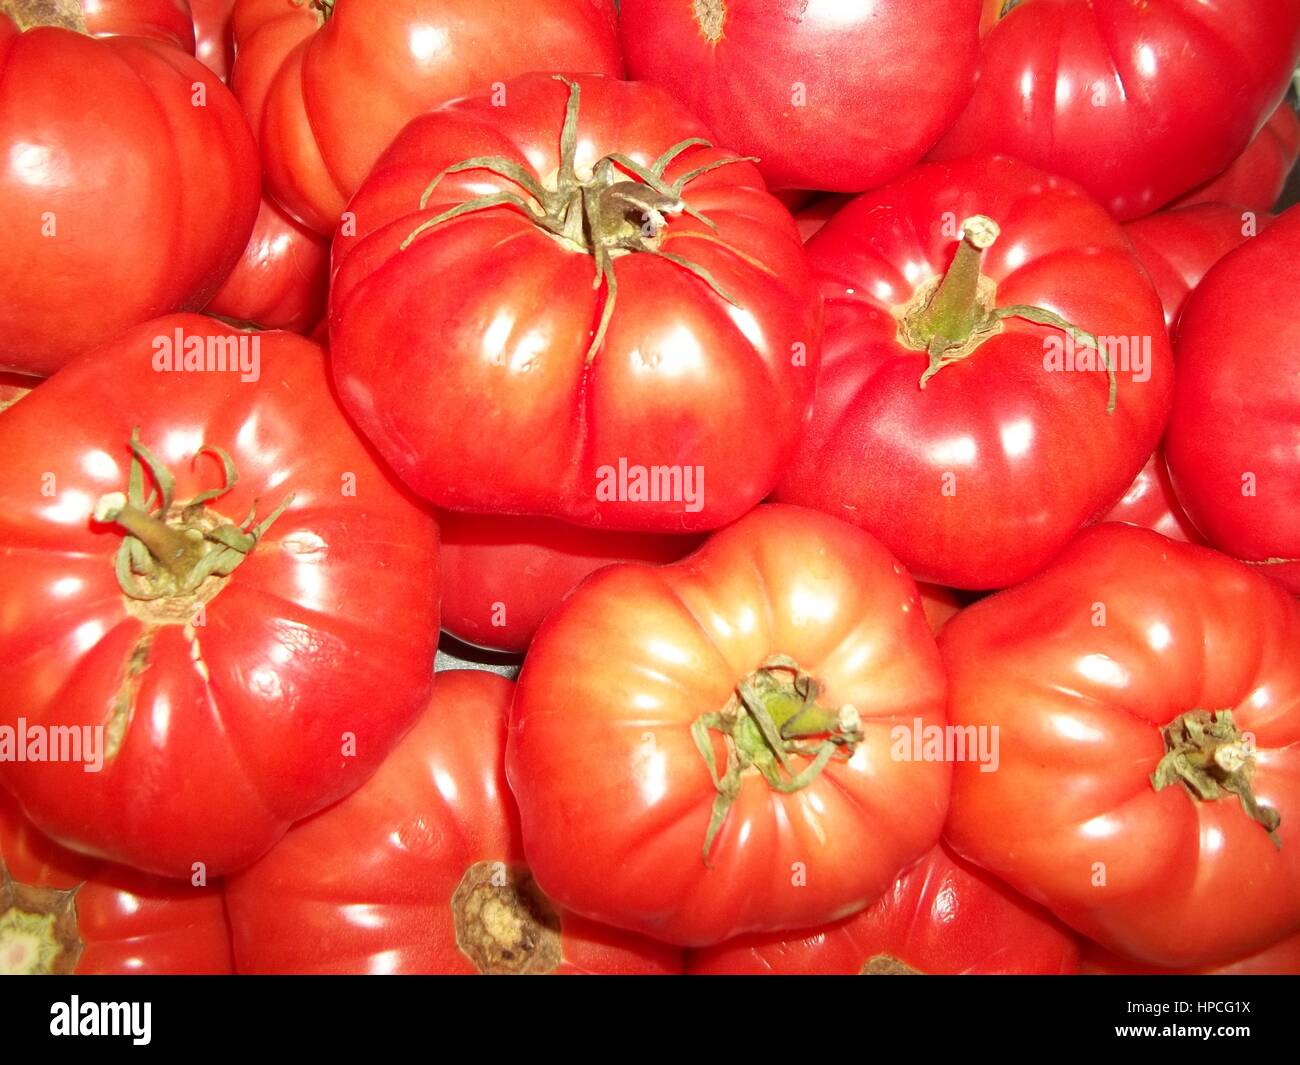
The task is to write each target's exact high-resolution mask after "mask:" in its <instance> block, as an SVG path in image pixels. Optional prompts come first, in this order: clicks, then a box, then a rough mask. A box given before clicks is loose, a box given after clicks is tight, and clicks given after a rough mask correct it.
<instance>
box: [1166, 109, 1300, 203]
mask: <svg viewBox="0 0 1300 1065" xmlns="http://www.w3.org/2000/svg"><path fill="white" fill-rule="evenodd" d="M1297 158H1300V117H1297V116H1296V113H1295V109H1294V108H1293V107H1292V106H1291V103H1290V101H1288V100H1283V101H1282V102H1281V103H1280V104H1278V105H1277V110H1276V111H1274V112H1273V114H1272V117H1270V118H1269V120H1268V121H1267V122H1266V123H1265V124H1264V128H1263V129H1261V130H1260V131H1259V133H1258V134H1256V136H1255V139H1254V140H1253V141H1251V142H1250V147H1249V148H1247V149H1246V150H1245V151H1244V152H1242V153H1241V155H1240V156H1239V157H1238V159H1237V161H1236V162H1235V163H1233V164H1232V166H1230V167H1228V169H1227V170H1225V171H1224V172H1223V173H1222V174H1220V175H1219V176H1218V177H1216V178H1214V179H1213V180H1212V181H1209V182H1207V183H1206V184H1204V185H1202V186H1201V187H1200V188H1197V189H1193V190H1192V191H1191V192H1189V193H1188V194H1187V195H1186V196H1184V197H1183V198H1182V199H1180V200H1176V201H1175V202H1174V206H1175V207H1186V206H1188V205H1190V204H1193V203H1235V204H1240V205H1241V206H1242V207H1245V208H1246V209H1247V210H1251V211H1254V212H1255V213H1256V214H1264V213H1266V212H1268V211H1271V210H1273V208H1274V207H1276V206H1277V201H1278V199H1279V198H1280V197H1281V195H1282V190H1283V189H1284V188H1285V187H1286V179H1287V177H1288V176H1290V174H1291V170H1292V169H1293V168H1294V167H1295V164H1296V159H1297Z"/></svg>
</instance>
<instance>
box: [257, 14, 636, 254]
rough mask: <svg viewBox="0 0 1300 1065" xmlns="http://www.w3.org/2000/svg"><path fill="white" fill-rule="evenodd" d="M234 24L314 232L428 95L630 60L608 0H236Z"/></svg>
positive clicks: (615, 70)
mask: <svg viewBox="0 0 1300 1065" xmlns="http://www.w3.org/2000/svg"><path fill="white" fill-rule="evenodd" d="M234 35H235V42H236V45H237V47H238V50H239V61H238V62H237V63H236V64H235V71H234V76H233V81H232V85H233V87H234V89H235V92H236V94H237V95H238V96H239V99H240V102H241V103H243V105H244V110H245V112H246V113H247V114H248V116H249V120H250V121H251V122H252V124H253V129H254V132H255V133H257V135H258V139H259V141H260V143H261V145H262V158H263V162H264V164H265V167H266V179H267V183H268V188H269V189H270V191H271V193H272V194H273V195H274V196H275V198H276V199H278V200H279V201H280V203H281V204H282V205H283V206H284V207H285V208H287V209H288V211H289V213H290V214H292V215H293V216H294V217H296V218H298V219H299V220H300V221H302V222H303V223H305V224H306V225H307V226H308V227H310V228H311V229H314V230H316V231H317V232H319V233H328V232H330V231H332V230H333V229H334V228H335V227H336V226H337V225H338V224H339V216H340V214H341V213H342V212H343V208H344V207H345V206H346V205H347V202H348V200H350V199H351V198H352V194H353V193H354V192H355V191H356V190H357V187H358V186H359V185H360V184H361V182H362V180H363V179H364V178H365V176H366V174H367V173H368V172H369V171H370V168H371V166H372V165H373V164H374V162H375V160H376V159H378V158H379V155H380V153H381V152H382V151H383V150H384V148H385V147H386V146H387V145H388V143H389V142H390V141H391V140H392V139H393V138H394V137H395V136H396V135H397V133H398V131H399V130H400V129H401V128H402V127H403V126H405V125H406V123H407V122H408V121H410V120H411V119H412V118H414V117H415V116H416V115H418V114H421V113H422V112H424V111H427V110H428V109H429V108H431V107H435V106H437V105H438V104H441V103H443V102H444V101H446V100H450V99H452V98H454V97H459V96H468V95H471V94H474V93H479V92H487V91H489V90H495V89H496V86H497V85H498V84H499V83H501V82H503V81H505V80H506V79H508V78H512V77H515V76H516V75H519V74H524V73H526V72H528V71H530V70H576V71H591V72H593V73H600V74H611V75H614V76H616V77H617V76H621V74H622V72H623V60H622V56H621V55H620V54H619V47H618V28H617V26H616V25H615V22H614V8H613V5H612V4H611V3H610V0H511V2H510V3H508V4H503V3H483V0H238V2H237V3H236V4H235V14H234ZM512 106H513V105H512ZM432 177H433V174H429V175H428V176H427V177H426V178H425V180H426V182H427V181H428V180H429V179H430V178H432Z"/></svg>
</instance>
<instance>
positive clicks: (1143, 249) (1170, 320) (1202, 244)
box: [1124, 203, 1272, 334]
mask: <svg viewBox="0 0 1300 1065" xmlns="http://www.w3.org/2000/svg"><path fill="white" fill-rule="evenodd" d="M1271 221H1272V216H1271V215H1267V214H1265V215H1257V214H1255V212H1254V211H1251V210H1248V209H1246V208H1243V207H1236V206H1229V205H1228V204H1226V203H1199V204H1194V205H1192V206H1189V207H1179V208H1175V209H1173V210H1169V211H1160V212H1159V213H1157V214H1152V215H1147V217H1146V218H1139V219H1138V220H1137V221H1136V222H1129V223H1128V225H1126V226H1125V227H1124V232H1125V233H1127V234H1128V239H1129V240H1131V241H1132V242H1133V247H1134V248H1136V249H1137V253H1138V258H1139V259H1141V260H1142V265H1143V266H1145V267H1146V269H1147V274H1148V275H1150V277H1151V280H1152V281H1153V282H1154V283H1155V286H1156V292H1157V294H1158V295H1159V296H1160V302H1161V304H1162V305H1163V306H1164V309H1165V324H1166V325H1167V326H1169V330H1170V333H1171V334H1172V333H1173V332H1174V326H1175V325H1176V323H1177V322H1178V316H1179V315H1180V314H1181V313H1182V310H1183V305H1184V304H1186V302H1187V297H1188V296H1190V295H1191V294H1192V290H1193V289H1194V288H1196V286H1197V285H1199V284H1200V283H1201V278H1203V277H1204V276H1205V275H1206V273H1207V272H1208V271H1209V269H1210V267H1212V266H1213V265H1214V264H1215V263H1217V262H1218V261H1219V260H1220V259H1222V258H1223V257H1224V256H1225V255H1227V254H1228V252H1230V251H1233V250H1234V249H1236V248H1239V247H1241V245H1242V244H1244V243H1245V242H1246V241H1247V240H1249V239H1250V238H1251V237H1253V236H1255V235H1256V234H1258V233H1259V232H1260V231H1262V230H1263V229H1265V228H1267V226H1268V224H1269V222H1271Z"/></svg>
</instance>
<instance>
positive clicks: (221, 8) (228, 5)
mask: <svg viewBox="0 0 1300 1065" xmlns="http://www.w3.org/2000/svg"><path fill="white" fill-rule="evenodd" d="M234 7H235V0H190V11H191V12H192V13H193V15H194V55H195V56H196V57H197V58H198V60H199V61H200V62H201V63H203V64H205V65H206V66H207V67H208V69H210V70H211V71H212V72H213V73H214V74H216V76H217V77H219V78H220V79H221V80H222V81H226V80H227V79H228V78H229V77H230V68H231V67H232V66H233V65H234V62H235V38H234V36H233V34H232V32H231V12H232V11H233V10H234Z"/></svg>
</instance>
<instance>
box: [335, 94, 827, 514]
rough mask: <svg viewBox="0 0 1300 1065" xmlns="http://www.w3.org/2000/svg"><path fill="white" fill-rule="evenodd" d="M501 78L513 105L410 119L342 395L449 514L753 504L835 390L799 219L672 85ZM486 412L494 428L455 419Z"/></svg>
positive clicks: (342, 297) (343, 353)
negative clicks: (723, 146)
mask: <svg viewBox="0 0 1300 1065" xmlns="http://www.w3.org/2000/svg"><path fill="white" fill-rule="evenodd" d="M501 91H502V92H503V93H505V96H506V98H507V99H509V101H510V106H509V107H498V106H496V102H495V100H494V99H493V98H492V97H474V98H472V99H467V100H461V101H457V102H455V103H452V104H448V105H447V106H445V107H443V108H440V109H438V110H436V111H432V112H430V113H428V114H425V115H422V116H421V117H420V118H418V119H416V120H415V121H413V122H412V123H411V124H410V125H408V126H407V127H406V129H405V130H403V131H402V133H401V135H400V136H399V137H398V138H397V140H396V141H395V142H394V143H393V145H392V146H391V147H390V148H389V149H388V151H387V152H386V153H385V154H384V156H383V157H382V158H381V159H380V161H379V162H378V163H377V164H376V166H375V169H374V170H373V171H372V172H371V174H370V177H369V178H368V179H367V180H366V182H365V184H364V185H363V186H362V187H361V189H360V191H359V192H358V193H357V195H356V197H355V198H354V199H353V201H352V203H351V206H350V210H351V211H352V212H353V213H355V215H356V222H357V233H356V235H355V236H354V237H348V236H347V235H346V234H345V233H343V232H342V231H341V232H340V234H339V236H338V237H337V238H336V240H335V243H334V269H335V274H334V279H333V283H332V288H331V291H330V350H331V356H332V362H333V366H334V375H335V380H336V381H337V382H338V385H339V393H340V397H341V399H342V401H343V404H344V406H345V407H346V408H347V409H348V411H349V413H351V414H352V416H353V417H354V418H355V419H356V422H357V424H358V425H359V426H360V427H361V430H362V432H364V433H365V434H366V435H367V436H368V437H369V438H370V439H371V440H372V441H373V442H374V443H375V445H376V447H378V449H379V451H380V452H381V453H382V454H383V455H384V457H385V458H386V459H387V460H388V461H389V463H390V464H391V465H392V467H393V469H394V470H395V471H396V472H397V473H398V475H399V476H400V477H402V478H403V479H404V480H405V481H406V482H407V483H408V484H409V485H410V486H411V487H412V488H413V489H414V490H415V491H416V492H418V493H419V494H420V495H422V496H424V497H425V498H426V499H429V500H431V501H433V502H434V503H436V504H437V505H438V506H441V507H445V508H447V509H451V510H468V511H475V512H478V513H507V514H509V513H513V514H533V515H541V516H545V517H552V518H559V519H561V520H564V521H568V522H570V523H572V524H575V525H584V526H590V527H601V528H604V529H622V530H626V531H643V532H660V533H683V532H696V531H702V530H706V529H713V528H717V527H718V526H720V525H724V524H726V523H727V522H730V521H733V520H735V519H736V518H738V517H740V516H741V515H742V514H744V513H745V512H746V511H748V510H749V509H750V508H752V507H753V506H754V505H755V504H756V503H758V502H759V501H760V500H761V499H762V498H763V497H764V496H766V495H767V494H768V493H769V492H770V491H771V490H772V487H773V486H774V485H775V483H776V480H777V478H778V477H779V476H780V473H781V471H782V470H783V469H784V468H785V466H786V464H787V463H788V462H789V461H790V459H791V457H792V456H793V453H794V450H795V447H796V445H797V442H798V438H799V434H800V432H801V431H802V429H803V427H804V424H805V422H806V420H807V416H808V411H809V408H810V406H811V403H812V390H813V384H814V379H815V374H816V363H817V356H818V353H819V351H820V341H821V316H822V307H821V297H820V296H819V294H818V292H817V289H816V287H815V285H814V284H813V282H812V278H811V276H810V275H809V271H808V266H807V263H806V260H805V258H804V251H803V247H802V245H801V243H800V241H799V235H798V232H797V230H796V229H795V225H794V221H793V220H792V219H791V217H790V214H789V212H788V211H786V209H785V208H784V207H782V206H781V204H780V203H778V202H777V201H776V200H775V199H774V198H773V197H772V196H770V195H769V194H768V193H767V192H766V190H765V188H764V186H763V180H762V178H761V177H760V176H759V174H758V172H757V171H756V170H755V169H754V168H753V166H752V165H750V164H749V163H748V162H746V161H744V160H743V159H740V158H738V157H737V156H735V155H732V154H730V153H728V152H723V151H720V150H717V149H714V148H712V147H710V146H709V145H708V143H707V141H705V140H704V138H705V137H706V132H705V130H704V127H703V126H701V125H700V124H699V123H698V122H697V121H696V120H695V119H694V118H692V117H691V116H690V115H688V114H687V113H686V112H685V111H684V110H683V109H682V108H681V106H680V105H679V104H677V103H676V102H674V101H673V100H672V99H671V98H670V97H669V96H668V95H667V94H666V93H665V92H663V91H662V90H660V89H657V88H655V87H654V86H650V85H642V84H638V83H633V82H623V81H614V80H612V79H610V78H599V77H594V76H592V77H587V76H580V77H577V78H576V79H573V80H570V79H567V78H562V77H559V76H549V75H545V74H533V75H526V76H525V77H522V78H519V79H517V80H515V81H512V82H510V83H509V84H508V85H507V86H505V87H504V88H503V89H502V90H501ZM466 403H469V404H470V405H469V406H468V407H465V408H464V411H465V413H464V418H468V419H469V421H470V422H471V423H472V429H467V426H466V423H465V421H464V418H462V417H460V416H456V417H452V416H449V413H448V412H449V411H452V410H460V409H461V408H462V407H463V405H464V404H466ZM706 475H707V479H706Z"/></svg>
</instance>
